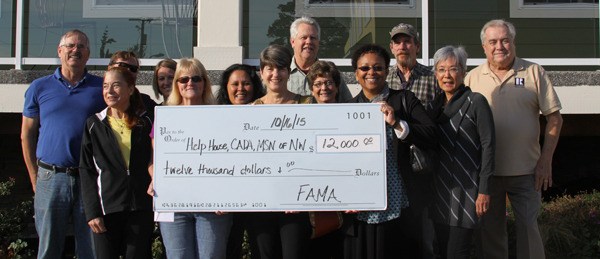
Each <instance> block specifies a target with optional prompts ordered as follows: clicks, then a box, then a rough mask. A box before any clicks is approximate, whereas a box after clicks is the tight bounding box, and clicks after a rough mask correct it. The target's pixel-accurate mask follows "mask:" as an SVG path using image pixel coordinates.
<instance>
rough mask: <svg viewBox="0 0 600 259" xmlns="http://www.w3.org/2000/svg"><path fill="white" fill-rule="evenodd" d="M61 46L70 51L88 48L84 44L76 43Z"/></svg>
mask: <svg viewBox="0 0 600 259" xmlns="http://www.w3.org/2000/svg"><path fill="white" fill-rule="evenodd" d="M60 46H62V47H65V48H67V49H68V50H72V49H74V48H75V47H77V48H78V49H85V48H87V46H86V45H84V44H75V43H68V44H63V45H60Z"/></svg>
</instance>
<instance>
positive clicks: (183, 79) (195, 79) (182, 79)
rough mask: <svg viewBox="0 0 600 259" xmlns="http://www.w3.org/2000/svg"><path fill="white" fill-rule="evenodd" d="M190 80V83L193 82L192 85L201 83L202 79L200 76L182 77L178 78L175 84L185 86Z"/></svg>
mask: <svg viewBox="0 0 600 259" xmlns="http://www.w3.org/2000/svg"><path fill="white" fill-rule="evenodd" d="M190 79H191V80H192V82H194V83H198V82H201V81H202V77H201V76H192V77H189V76H183V77H180V78H178V79H177V82H179V83H181V84H187V83H188V82H189V81H190Z"/></svg>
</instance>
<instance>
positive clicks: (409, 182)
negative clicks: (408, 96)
mask: <svg viewBox="0 0 600 259" xmlns="http://www.w3.org/2000/svg"><path fill="white" fill-rule="evenodd" d="M390 38H391V40H390V51H391V52H392V54H393V55H394V57H396V65H395V66H390V70H389V73H388V77H387V82H388V85H389V87H390V88H392V89H396V90H400V89H406V90H408V91H411V92H413V93H414V94H415V95H416V96H417V98H418V99H419V100H420V101H421V104H423V106H425V109H426V110H429V109H432V106H431V104H430V103H431V102H432V101H433V99H434V98H435V97H436V96H438V95H440V94H441V93H442V92H441V90H440V88H439V87H438V86H437V80H436V78H435V74H434V73H433V71H432V70H431V68H429V67H427V66H424V65H422V64H419V63H418V62H417V54H418V53H419V51H420V50H421V44H420V42H419V33H418V32H417V30H416V29H415V27H413V26H412V25H410V24H406V23H400V24H398V25H396V26H395V27H394V28H392V30H391V31H390ZM400 174H401V175H402V179H403V180H404V182H405V184H406V187H407V191H408V200H409V203H410V205H409V207H408V208H406V209H403V210H402V213H401V215H400V220H401V222H402V225H403V228H402V229H403V230H404V231H403V232H404V233H402V234H403V238H404V239H405V240H406V241H405V242H403V251H404V252H403V253H404V255H406V256H407V258H435V255H434V253H433V239H434V236H435V234H434V227H433V222H432V221H431V219H430V218H429V210H428V207H429V204H430V202H431V200H432V194H433V190H432V188H431V182H432V181H433V179H432V177H433V176H432V175H421V174H419V175H417V174H415V173H413V172H411V171H410V170H401V172H400Z"/></svg>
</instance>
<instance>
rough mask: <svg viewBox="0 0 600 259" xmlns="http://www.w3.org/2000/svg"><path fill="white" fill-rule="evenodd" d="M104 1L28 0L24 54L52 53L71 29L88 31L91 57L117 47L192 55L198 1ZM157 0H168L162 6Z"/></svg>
mask: <svg viewBox="0 0 600 259" xmlns="http://www.w3.org/2000/svg"><path fill="white" fill-rule="evenodd" d="M108 2H110V1H106V0H83V1H67V0H36V1H30V2H29V6H28V8H26V9H25V10H26V14H25V23H26V25H25V27H26V28H28V30H27V31H26V32H25V36H26V39H25V47H24V52H25V53H24V56H25V57H56V47H57V45H58V42H59V41H60V36H61V35H62V34H63V33H64V32H66V31H68V30H71V29H79V30H81V31H83V32H85V33H86V34H87V35H88V37H89V39H90V50H91V58H108V57H110V56H111V54H112V53H114V52H116V51H119V50H132V51H135V52H136V53H138V54H139V56H140V58H164V57H167V56H168V57H171V58H181V57H186V56H192V52H193V46H194V45H195V41H196V36H195V35H196V24H195V23H196V19H195V16H196V13H197V12H195V10H196V8H197V1H195V0H165V1H159V0H144V1H140V0H121V1H119V3H120V4H118V5H112V4H111V5H109V4H107V3H108ZM161 2H166V3H168V4H167V5H165V9H164V10H165V12H163V11H162V10H163V8H162V7H163V6H162V4H161ZM131 6H134V7H135V8H130V7H131ZM129 10H132V11H131V12H129ZM124 11H125V15H124V14H123V12H124ZM128 12H129V13H128ZM175 14H178V15H175Z"/></svg>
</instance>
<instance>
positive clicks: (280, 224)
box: [248, 212, 312, 259]
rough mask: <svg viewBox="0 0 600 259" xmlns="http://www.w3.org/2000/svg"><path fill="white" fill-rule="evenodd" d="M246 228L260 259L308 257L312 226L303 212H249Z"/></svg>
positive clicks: (297, 258)
mask: <svg viewBox="0 0 600 259" xmlns="http://www.w3.org/2000/svg"><path fill="white" fill-rule="evenodd" d="M248 231H249V234H250V235H251V236H252V237H253V239H254V240H255V241H256V244H257V246H258V250H259V252H260V258H261V259H270V258H273V259H275V258H276V259H280V258H285V259H301V258H308V250H309V241H310V235H311V233H312V228H311V226H310V221H309V219H308V214H307V213H306V212H301V213H294V214H285V213H283V212H263V213H252V219H251V220H250V222H248ZM253 258H254V256H253Z"/></svg>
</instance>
